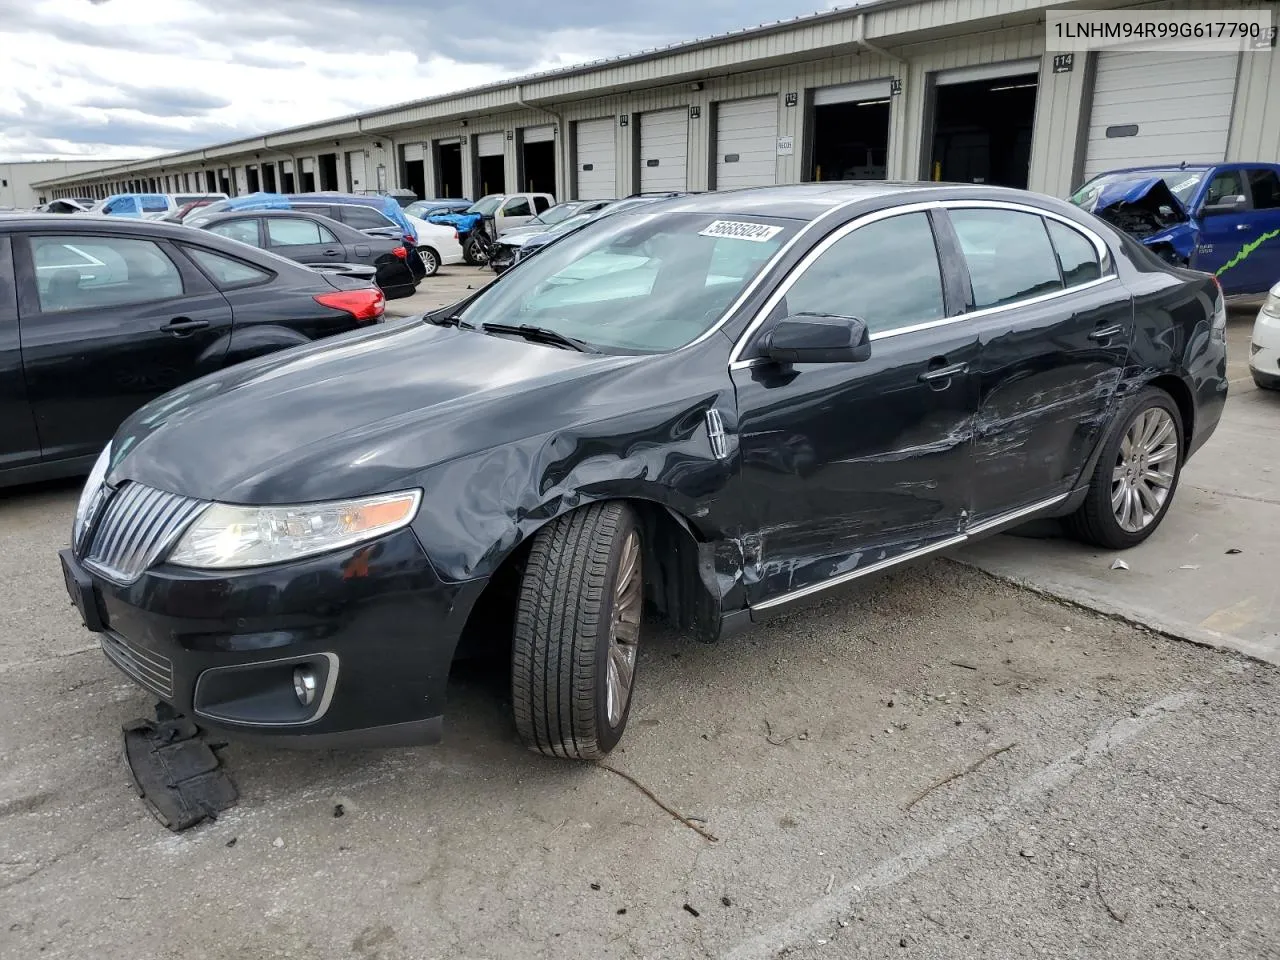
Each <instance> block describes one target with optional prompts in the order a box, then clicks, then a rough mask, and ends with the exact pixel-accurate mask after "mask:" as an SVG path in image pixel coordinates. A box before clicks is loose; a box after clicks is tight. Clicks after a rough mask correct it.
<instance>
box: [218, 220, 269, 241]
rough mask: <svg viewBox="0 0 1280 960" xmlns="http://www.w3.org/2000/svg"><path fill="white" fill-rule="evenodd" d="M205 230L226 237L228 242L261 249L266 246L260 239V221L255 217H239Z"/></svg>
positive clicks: (261, 238)
mask: <svg viewBox="0 0 1280 960" xmlns="http://www.w3.org/2000/svg"><path fill="white" fill-rule="evenodd" d="M207 229H208V231H209V232H210V233H216V234H217V235H218V236H220V237H226V238H227V239H228V240H237V241H239V242H240V243H247V244H249V246H251V247H259V248H262V247H265V246H266V241H265V240H264V239H263V237H262V221H261V220H260V219H258V218H257V217H239V218H237V219H235V220H223V221H222V222H220V223H215V224H214V225H213V226H211V227H208V228H207Z"/></svg>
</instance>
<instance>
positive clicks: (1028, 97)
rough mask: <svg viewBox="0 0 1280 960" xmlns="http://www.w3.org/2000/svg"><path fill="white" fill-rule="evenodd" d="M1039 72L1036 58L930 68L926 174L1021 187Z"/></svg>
mask: <svg viewBox="0 0 1280 960" xmlns="http://www.w3.org/2000/svg"><path fill="white" fill-rule="evenodd" d="M1039 76H1040V61H1039V60H1038V59H1037V60H1014V61H1009V62H1006V63H988V64H982V65H981V66H974V67H960V68H958V69H956V70H944V71H941V72H939V73H936V74H934V75H933V91H932V93H933V95H932V105H933V148H932V153H931V160H930V163H929V169H928V170H927V171H926V174H927V178H928V179H930V180H946V181H950V182H955V183H987V184H992V185H995V186H1000V187H1018V188H1020V189H1026V186H1027V178H1028V174H1029V173H1030V170H1031V130H1032V126H1033V123H1034V121H1035V114H1036V91H1037V87H1038V85H1039Z"/></svg>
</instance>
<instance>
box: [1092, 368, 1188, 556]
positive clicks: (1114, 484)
mask: <svg viewBox="0 0 1280 960" xmlns="http://www.w3.org/2000/svg"><path fill="white" fill-rule="evenodd" d="M1118 422H1119V424H1120V428H1119V429H1118V430H1117V431H1116V432H1115V433H1114V434H1113V435H1112V436H1111V438H1110V439H1109V440H1108V441H1107V443H1106V446H1105V447H1104V448H1103V450H1102V455H1101V456H1100V457H1099V459H1098V465H1097V467H1096V468H1095V469H1094V472H1093V478H1092V480H1090V482H1089V493H1088V496H1087V497H1086V498H1085V501H1084V503H1082V504H1081V505H1080V508H1079V509H1078V510H1077V511H1076V512H1075V513H1074V514H1072V515H1071V516H1070V517H1068V518H1067V526H1068V528H1069V529H1070V531H1071V532H1072V534H1074V535H1075V536H1076V537H1077V538H1079V539H1081V540H1084V541H1085V542H1086V543H1092V544H1095V545H1096V546H1099V547H1106V548H1108V549H1112V550H1119V549H1124V548H1125V547H1132V546H1136V545H1137V544H1139V543H1141V542H1142V541H1143V540H1145V539H1147V537H1149V536H1151V534H1152V533H1153V532H1154V531H1155V529H1156V527H1158V526H1159V525H1160V521H1161V520H1163V519H1164V515H1165V514H1166V513H1167V512H1168V510H1169V505H1170V504H1171V503H1172V502H1173V494H1174V491H1175V490H1177V488H1178V477H1179V475H1180V474H1181V471H1182V459H1183V451H1184V450H1185V444H1184V440H1183V436H1182V416H1181V414H1180V413H1179V411H1178V407H1177V405H1176V404H1175V403H1174V402H1173V398H1172V397H1170V396H1169V395H1168V394H1167V393H1165V392H1164V391H1163V390H1160V389H1157V388H1155V387H1148V388H1147V389H1146V390H1143V391H1142V392H1141V393H1140V394H1138V396H1136V397H1135V398H1134V399H1133V400H1132V401H1130V403H1129V405H1128V406H1127V407H1126V409H1125V412H1124V414H1122V416H1121V418H1120V419H1119V420H1118Z"/></svg>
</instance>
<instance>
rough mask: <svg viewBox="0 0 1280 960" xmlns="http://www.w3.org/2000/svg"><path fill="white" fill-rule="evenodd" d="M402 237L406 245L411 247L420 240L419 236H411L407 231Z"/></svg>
mask: <svg viewBox="0 0 1280 960" xmlns="http://www.w3.org/2000/svg"><path fill="white" fill-rule="evenodd" d="M400 239H401V240H402V241H404V243H405V245H406V246H410V247H411V246H413V245H414V244H415V243H417V242H418V238H417V237H411V236H409V235H408V234H407V233H406V234H405V235H404V236H403V237H401V238H400Z"/></svg>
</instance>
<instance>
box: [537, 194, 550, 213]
mask: <svg viewBox="0 0 1280 960" xmlns="http://www.w3.org/2000/svg"><path fill="white" fill-rule="evenodd" d="M550 206H551V201H550V200H548V199H547V198H546V197H534V198H533V208H534V209H535V210H537V211H538V212H539V213H541V212H542V211H543V210H546V209H547V208H548V207H550Z"/></svg>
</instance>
